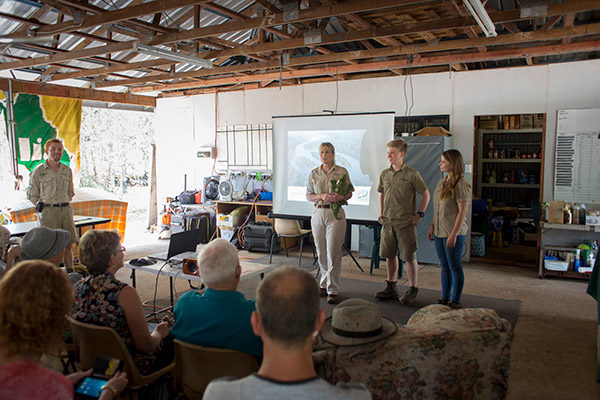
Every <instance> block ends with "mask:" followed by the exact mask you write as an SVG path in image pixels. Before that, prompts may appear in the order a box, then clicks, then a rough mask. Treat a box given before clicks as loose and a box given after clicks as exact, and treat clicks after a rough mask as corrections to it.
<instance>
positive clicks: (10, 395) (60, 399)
mask: <svg viewBox="0 0 600 400" xmlns="http://www.w3.org/2000/svg"><path fill="white" fill-rule="evenodd" d="M21 399H23V400H37V399H39V400H72V399H73V385H72V384H71V381H69V379H68V378H67V377H65V376H64V375H61V374H59V373H58V372H55V371H52V370H49V369H47V368H44V367H42V366H41V365H40V364H38V363H36V362H35V361H31V360H26V359H21V360H16V361H11V362H9V363H6V364H2V365H0V400H21Z"/></svg>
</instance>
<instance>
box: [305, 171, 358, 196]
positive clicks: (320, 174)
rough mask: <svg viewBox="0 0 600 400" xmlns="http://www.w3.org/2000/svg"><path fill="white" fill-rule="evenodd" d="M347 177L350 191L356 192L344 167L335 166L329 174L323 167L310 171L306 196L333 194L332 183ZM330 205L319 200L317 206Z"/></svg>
mask: <svg viewBox="0 0 600 400" xmlns="http://www.w3.org/2000/svg"><path fill="white" fill-rule="evenodd" d="M344 175H346V176H347V178H346V179H347V180H348V184H349V185H350V191H351V192H354V186H352V182H350V175H349V174H348V171H347V170H346V168H344V167H340V166H339V165H336V164H333V167H331V170H329V172H328V173H325V171H323V168H322V165H319V166H318V167H317V168H315V169H313V170H312V171H310V175H309V177H308V184H307V185H306V194H320V193H333V192H332V190H331V181H332V180H336V181H337V180H339V179H340V178H341V177H342V176H344ZM322 204H329V203H327V202H326V201H323V200H318V201H317V202H315V205H322Z"/></svg>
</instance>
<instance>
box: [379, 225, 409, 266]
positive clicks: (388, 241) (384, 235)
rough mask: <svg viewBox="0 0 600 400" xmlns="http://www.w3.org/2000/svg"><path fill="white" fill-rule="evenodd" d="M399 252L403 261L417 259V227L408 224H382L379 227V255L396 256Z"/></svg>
mask: <svg viewBox="0 0 600 400" xmlns="http://www.w3.org/2000/svg"><path fill="white" fill-rule="evenodd" d="M398 252H400V259H401V260H402V261H405V262H411V261H415V260H416V259H417V227H416V226H414V225H412V224H410V225H408V226H405V227H402V228H398V227H397V226H394V225H393V224H384V225H383V226H382V227H381V244H380V250H379V256H380V257H381V258H389V257H396V254H398Z"/></svg>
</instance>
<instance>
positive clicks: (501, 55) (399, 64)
mask: <svg viewBox="0 0 600 400" xmlns="http://www.w3.org/2000/svg"><path fill="white" fill-rule="evenodd" d="M599 49H600V41H588V42H576V43H570V44H555V45H545V46H537V47H528V48H526V49H523V48H518V49H506V50H495V51H488V52H486V53H485V54H482V53H480V52H476V53H464V54H456V55H454V54H452V55H443V56H427V57H421V58H419V59H418V60H413V61H408V60H406V59H403V60H392V61H385V62H373V63H364V64H356V65H340V66H335V67H320V68H309V69H297V70H294V71H286V72H281V73H279V72H272V73H266V74H260V75H253V76H243V77H232V78H221V79H212V80H208V81H206V82H205V84H204V86H218V85H231V84H239V83H247V82H256V81H269V80H275V79H279V76H280V75H281V78H282V79H291V78H299V77H307V76H314V75H336V76H337V75H339V74H349V73H356V72H363V71H374V70H387V69H388V68H411V71H412V68H417V67H421V66H431V65H446V66H448V65H452V64H455V63H466V62H477V61H490V60H503V59H507V58H514V57H520V58H525V57H531V56H542V55H548V54H561V53H564V52H572V51H596V50H599ZM446 68H447V67H446ZM411 73H414V71H412V72H411ZM202 86H203V85H202V84H201V83H200V82H197V81H196V82H193V83H192V82H185V83H173V84H162V85H146V86H140V87H133V88H131V92H132V93H143V92H151V91H163V90H176V89H185V88H195V87H202Z"/></svg>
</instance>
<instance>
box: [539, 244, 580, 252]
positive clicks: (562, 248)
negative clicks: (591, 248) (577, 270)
mask: <svg viewBox="0 0 600 400" xmlns="http://www.w3.org/2000/svg"><path fill="white" fill-rule="evenodd" d="M542 249H544V250H556V251H575V250H577V247H564V246H563V247H561V246H553V245H549V244H547V245H543V246H542Z"/></svg>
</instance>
